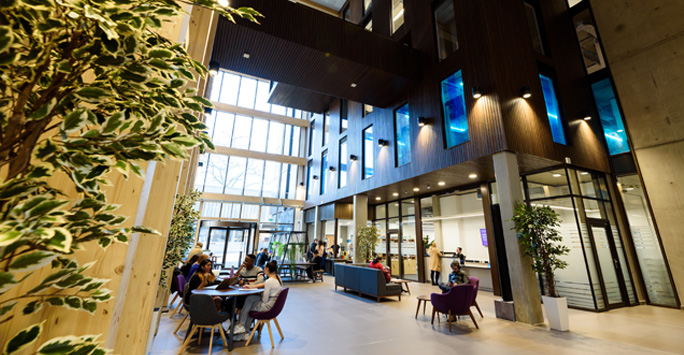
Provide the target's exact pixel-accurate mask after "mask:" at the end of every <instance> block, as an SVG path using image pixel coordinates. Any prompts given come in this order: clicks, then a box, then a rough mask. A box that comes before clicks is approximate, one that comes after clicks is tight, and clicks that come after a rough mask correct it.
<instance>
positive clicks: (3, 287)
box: [0, 272, 18, 295]
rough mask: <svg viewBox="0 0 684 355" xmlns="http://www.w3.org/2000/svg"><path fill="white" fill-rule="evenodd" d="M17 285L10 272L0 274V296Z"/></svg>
mask: <svg viewBox="0 0 684 355" xmlns="http://www.w3.org/2000/svg"><path fill="white" fill-rule="evenodd" d="M17 284H18V282H17V280H15V279H14V274H13V273H11V272H0V295H1V294H3V293H5V292H7V290H9V289H11V288H12V287H14V286H16V285H17Z"/></svg>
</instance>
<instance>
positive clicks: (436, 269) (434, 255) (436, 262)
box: [428, 242, 442, 286]
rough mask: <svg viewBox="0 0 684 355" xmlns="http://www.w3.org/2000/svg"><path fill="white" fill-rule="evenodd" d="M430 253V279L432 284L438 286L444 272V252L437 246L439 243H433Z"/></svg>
mask: <svg viewBox="0 0 684 355" xmlns="http://www.w3.org/2000/svg"><path fill="white" fill-rule="evenodd" d="M428 254H429V255H430V280H431V281H432V286H438V285H439V275H440V273H441V272H442V259H441V258H442V253H441V252H440V251H439V248H437V243H434V242H433V243H432V246H431V247H430V250H429V252H428Z"/></svg>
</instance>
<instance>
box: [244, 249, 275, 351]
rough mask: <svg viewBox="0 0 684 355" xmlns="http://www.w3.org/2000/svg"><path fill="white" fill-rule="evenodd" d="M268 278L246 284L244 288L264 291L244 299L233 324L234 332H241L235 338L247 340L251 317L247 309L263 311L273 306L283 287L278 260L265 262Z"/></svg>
mask: <svg viewBox="0 0 684 355" xmlns="http://www.w3.org/2000/svg"><path fill="white" fill-rule="evenodd" d="M264 272H266V275H267V276H268V279H266V281H265V282H264V283H262V284H258V285H246V286H245V288H247V289H250V288H252V289H253V288H263V289H264V293H262V294H261V295H251V296H248V297H247V299H246V300H245V305H244V306H243V307H242V313H240V323H238V324H236V325H235V329H234V332H235V333H236V334H240V333H243V334H242V335H241V336H239V337H238V338H236V339H235V340H247V337H248V336H249V334H248V333H247V329H246V328H247V327H249V326H250V325H251V324H252V317H250V316H249V311H257V312H265V311H268V310H269V309H271V308H272V307H273V305H274V304H275V301H276V299H277V298H278V294H279V293H280V290H282V289H283V280H281V279H280V276H278V262H277V261H275V260H273V261H271V262H269V263H268V264H266V268H265V269H264Z"/></svg>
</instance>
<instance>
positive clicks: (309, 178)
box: [306, 160, 314, 200]
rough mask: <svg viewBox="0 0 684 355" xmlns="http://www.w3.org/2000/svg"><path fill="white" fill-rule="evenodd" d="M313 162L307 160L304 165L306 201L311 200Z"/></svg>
mask: <svg viewBox="0 0 684 355" xmlns="http://www.w3.org/2000/svg"><path fill="white" fill-rule="evenodd" d="M313 182H314V179H313V161H311V160H309V162H308V163H307V164H306V199H307V200H308V199H310V198H311V189H312V188H313Z"/></svg>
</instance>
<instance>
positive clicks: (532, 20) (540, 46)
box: [523, 1, 546, 55]
mask: <svg viewBox="0 0 684 355" xmlns="http://www.w3.org/2000/svg"><path fill="white" fill-rule="evenodd" d="M523 4H524V5H525V16H526V17H527V27H528V29H529V31H530V36H531V37H532V48H533V49H534V51H535V52H537V53H539V54H541V55H545V54H546V53H545V51H544V42H543V41H542V33H541V25H540V22H539V17H538V16H537V9H536V8H535V7H534V5H532V4H530V3H528V2H527V1H525V2H523Z"/></svg>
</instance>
